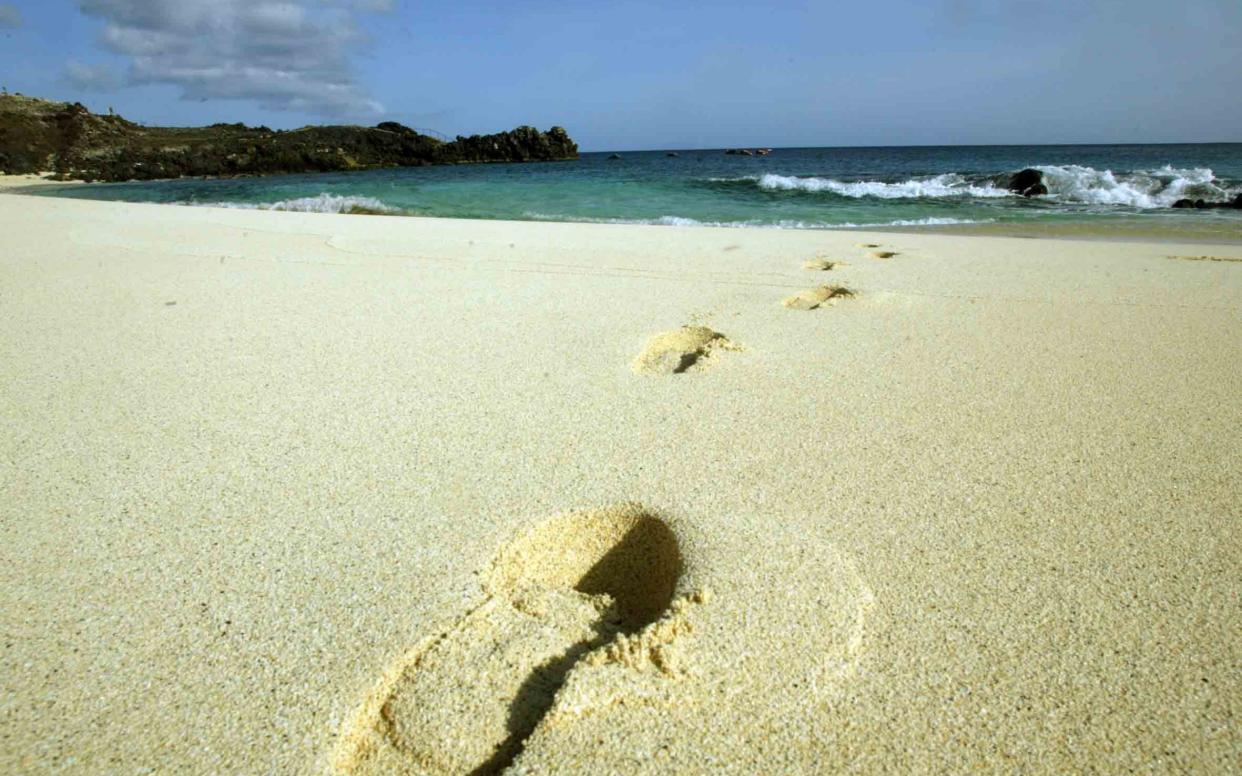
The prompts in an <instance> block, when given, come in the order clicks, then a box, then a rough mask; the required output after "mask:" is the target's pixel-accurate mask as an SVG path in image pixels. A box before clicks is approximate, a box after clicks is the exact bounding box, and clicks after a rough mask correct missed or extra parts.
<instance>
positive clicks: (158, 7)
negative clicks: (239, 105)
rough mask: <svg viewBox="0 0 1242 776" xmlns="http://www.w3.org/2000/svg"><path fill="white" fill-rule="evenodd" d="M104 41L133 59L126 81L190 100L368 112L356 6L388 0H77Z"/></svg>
mask: <svg viewBox="0 0 1242 776" xmlns="http://www.w3.org/2000/svg"><path fill="white" fill-rule="evenodd" d="M78 4H79V6H80V7H81V9H82V11H83V12H84V13H87V14H89V15H91V16H96V17H99V18H101V19H103V20H104V22H105V26H104V30H103V36H102V40H103V43H104V45H105V46H106V47H107V48H109V49H110V50H112V51H114V52H116V53H118V54H123V55H125V56H127V57H129V58H130V69H129V81H130V83H134V84H173V85H175V86H179V87H181V90H182V97H183V98H184V99H188V100H205V99H239V100H255V101H257V102H258V103H259V104H260V105H261V106H263V107H264V108H268V109H272V110H294V111H301V112H306V113H317V114H321V115H326V116H338V117H340V116H359V117H361V116H367V115H374V114H378V113H381V112H382V111H383V107H382V106H381V105H380V104H379V103H377V102H375V101H374V100H373V99H371V98H370V96H369V94H368V93H367V91H366V89H364V88H363V87H362V86H360V85H359V84H358V83H357V81H356V80H355V78H354V74H353V69H352V67H351V66H350V60H349V54H350V51H351V50H352V49H353V47H354V46H355V45H357V44H358V43H359V42H360V40H361V34H360V33H359V31H358V28H357V25H356V23H355V20H354V17H355V14H356V13H357V12H358V11H357V10H356V9H357V8H359V7H364V6H365V7H366V8H367V9H368V10H385V6H386V7H387V8H390V7H391V3H388V2H386V0H78Z"/></svg>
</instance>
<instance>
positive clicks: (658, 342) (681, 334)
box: [633, 326, 741, 375]
mask: <svg viewBox="0 0 1242 776" xmlns="http://www.w3.org/2000/svg"><path fill="white" fill-rule="evenodd" d="M727 350H741V347H740V346H739V345H737V343H735V342H732V341H730V340H729V338H728V337H726V336H725V335H723V334H721V333H720V332H718V331H713V330H712V329H709V328H707V327H706V326H683V327H681V328H680V329H674V330H672V331H666V332H662V333H660V334H657V335H655V336H654V337H652V338H651V339H650V340H648V341H647V346H646V347H645V348H643V351H642V352H641V353H639V354H638V358H636V359H634V364H633V369H634V371H635V372H638V373H639V374H654V375H667V374H681V373H682V372H687V371H690V370H691V369H696V370H697V369H702V368H703V367H705V366H706V365H707V364H708V363H710V361H711V360H712V359H713V358H714V357H715V355H716V354H717V353H719V352H721V351H727Z"/></svg>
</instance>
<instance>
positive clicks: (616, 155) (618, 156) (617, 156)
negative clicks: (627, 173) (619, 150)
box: [608, 154, 621, 160]
mask: <svg viewBox="0 0 1242 776" xmlns="http://www.w3.org/2000/svg"><path fill="white" fill-rule="evenodd" d="M608 158H609V159H610V160H612V159H620V158H621V154H613V155H612V156H610V157H608Z"/></svg>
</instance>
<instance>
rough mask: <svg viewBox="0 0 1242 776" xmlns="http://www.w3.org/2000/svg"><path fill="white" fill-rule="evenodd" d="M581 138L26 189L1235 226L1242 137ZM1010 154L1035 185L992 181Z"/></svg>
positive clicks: (189, 200) (608, 218)
mask: <svg viewBox="0 0 1242 776" xmlns="http://www.w3.org/2000/svg"><path fill="white" fill-rule="evenodd" d="M619 156H620V158H612V154H609V153H585V154H583V155H582V157H581V159H579V160H577V161H568V162H549V163H530V164H487V165H461V166H442V167H415V168H399V169H384V170H370V171H364V172H352V173H317V174H306V175H282V176H271V177H257V178H232V179H181V180H171V181H155V182H131V183H109V184H92V185H88V186H80V185H78V186H65V187H44V188H40V189H37V190H32V193H36V194H51V195H56V196H70V197H82V198H88V199H105V200H125V201H131V202H162V203H172V204H179V205H198V206H204V205H210V206H225V207H238V208H263V209H272V210H295V211H311V212H331V213H342V212H365V213H384V214H393V215H415V216H436V217H450V218H482V219H518V220H536V221H585V222H597V223H641V224H667V225H696V224H701V225H711V226H727V227H752V228H785V229H839V228H854V227H865V228H899V229H911V228H912V229H938V230H950V231H989V232H1000V233H1018V234H1022V233H1028V232H1030V233H1036V234H1038V233H1046V234H1069V235H1091V234H1101V235H1112V236H1125V235H1127V234H1132V235H1135V236H1142V237H1150V236H1160V235H1172V236H1178V237H1198V238H1206V239H1221V240H1227V241H1230V242H1237V241H1242V211H1239V210H1173V209H1171V208H1170V207H1169V206H1170V205H1172V204H1173V202H1175V201H1176V200H1178V199H1181V198H1191V199H1199V198H1202V199H1206V200H1225V199H1232V198H1233V197H1234V196H1236V195H1237V194H1238V193H1240V192H1242V143H1221V144H1188V145H1086V146H1067V145H1058V146H943V147H930V146H922V147H898V148H777V149H774V150H773V151H772V152H771V153H770V154H769V155H767V156H740V155H726V154H725V153H724V151H723V149H716V150H679V151H641V152H622V153H620V154H619ZM1025 167H1034V168H1036V169H1039V170H1041V171H1043V173H1044V182H1045V184H1046V185H1047V186H1048V194H1047V195H1045V196H1037V197H1032V198H1029V199H1027V198H1023V197H1020V196H1017V195H1014V194H1012V193H1011V192H1009V191H1007V190H1006V188H1005V182H1006V181H1007V180H1008V178H1009V176H1010V175H1012V174H1013V173H1014V172H1016V171H1018V170H1020V169H1023V168H1025Z"/></svg>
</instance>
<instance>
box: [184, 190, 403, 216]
mask: <svg viewBox="0 0 1242 776" xmlns="http://www.w3.org/2000/svg"><path fill="white" fill-rule="evenodd" d="M180 204H184V205H194V206H196V207H228V208H239V209H242V210H287V211H291V212H296V213H352V214H358V215H399V214H401V213H402V212H404V211H402V210H401V209H400V208H395V207H392V206H391V205H386V204H384V203H383V202H381V201H380V200H378V199H376V198H374V197H357V196H341V195H338V194H329V193H327V192H324V193H322V194H318V195H316V196H314V197H298V198H296V199H282V200H279V201H276V202H182V203H180Z"/></svg>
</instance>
